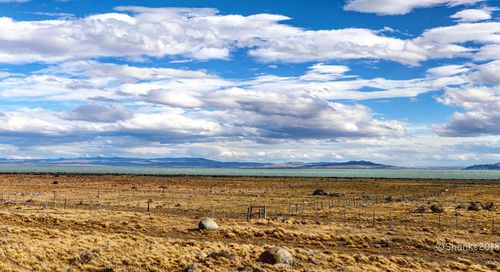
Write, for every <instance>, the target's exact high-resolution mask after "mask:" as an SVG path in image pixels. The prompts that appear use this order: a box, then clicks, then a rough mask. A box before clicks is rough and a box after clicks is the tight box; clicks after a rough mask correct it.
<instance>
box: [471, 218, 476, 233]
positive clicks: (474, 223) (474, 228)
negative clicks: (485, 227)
mask: <svg viewBox="0 0 500 272" xmlns="http://www.w3.org/2000/svg"><path fill="white" fill-rule="evenodd" d="M472 222H473V225H472V230H474V231H476V216H475V215H472Z"/></svg>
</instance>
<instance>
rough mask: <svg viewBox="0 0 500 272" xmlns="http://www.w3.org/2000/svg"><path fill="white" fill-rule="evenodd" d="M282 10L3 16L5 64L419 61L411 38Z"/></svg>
mask: <svg viewBox="0 0 500 272" xmlns="http://www.w3.org/2000/svg"><path fill="white" fill-rule="evenodd" d="M288 19H290V18H288V17H286V16H282V15H272V14H255V15H250V16H242V15H220V14H218V11H217V10H215V9H182V8H155V9H153V8H143V7H119V8H117V12H115V13H106V14H97V15H92V16H88V17H84V18H78V19H72V20H63V19H57V20H45V21H15V20H13V19H12V18H6V17H3V18H0V24H2V29H1V30H0V43H1V44H2V47H1V48H0V62H3V63H29V62H60V61H66V60H71V59H81V58H93V57H143V56H147V57H157V58H161V57H171V58H179V57H181V58H188V59H196V60H208V59H227V58H229V57H230V52H231V51H233V50H237V49H247V50H249V51H248V52H249V54H250V55H251V56H253V57H255V58H257V59H258V60H260V61H264V62H273V61H280V62H307V61H328V60H332V59H359V58H373V59H387V60H393V61H398V62H401V63H404V64H409V65H416V64H417V63H418V62H419V61H422V60H425V58H426V56H425V51H424V50H423V49H422V48H419V47H418V46H416V45H415V44H413V42H412V41H405V40H401V39H397V38H390V37H385V36H381V35H379V34H378V33H377V31H372V30H369V29H361V28H346V29H331V30H318V31H316V30H314V31H313V30H304V29H301V28H297V27H294V26H291V25H286V24H282V23H281V21H284V20H288Z"/></svg>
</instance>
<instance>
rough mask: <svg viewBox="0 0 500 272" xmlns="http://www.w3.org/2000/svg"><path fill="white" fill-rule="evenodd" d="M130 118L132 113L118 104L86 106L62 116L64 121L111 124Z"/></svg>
mask: <svg viewBox="0 0 500 272" xmlns="http://www.w3.org/2000/svg"><path fill="white" fill-rule="evenodd" d="M132 116H133V114H132V112H131V111H130V110H129V109H127V108H125V107H124V106H122V105H120V104H108V105H101V104H87V105H81V106H78V107H76V108H74V109H73V110H72V111H71V112H69V113H68V114H66V115H65V116H64V119H67V120H80V121H87V122H102V123H112V122H116V121H119V120H125V119H129V118H131V117H132Z"/></svg>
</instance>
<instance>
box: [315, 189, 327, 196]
mask: <svg viewBox="0 0 500 272" xmlns="http://www.w3.org/2000/svg"><path fill="white" fill-rule="evenodd" d="M313 195H328V193H327V192H325V190H323V189H316V190H314V192H313Z"/></svg>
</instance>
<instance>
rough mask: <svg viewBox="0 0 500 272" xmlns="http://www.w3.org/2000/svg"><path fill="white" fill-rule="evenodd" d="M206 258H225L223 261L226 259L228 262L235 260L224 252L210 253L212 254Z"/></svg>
mask: <svg viewBox="0 0 500 272" xmlns="http://www.w3.org/2000/svg"><path fill="white" fill-rule="evenodd" d="M207 258H212V259H220V258H225V259H228V260H230V261H234V260H236V258H235V257H234V256H233V255H231V254H229V253H228V252H226V251H219V252H212V253H210V254H208V255H207Z"/></svg>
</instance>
